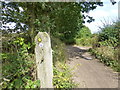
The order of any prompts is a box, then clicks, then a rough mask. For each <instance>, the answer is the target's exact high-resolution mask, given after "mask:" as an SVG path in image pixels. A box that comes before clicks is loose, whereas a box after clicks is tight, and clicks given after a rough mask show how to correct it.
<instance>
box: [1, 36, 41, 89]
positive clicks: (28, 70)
mask: <svg viewBox="0 0 120 90" xmlns="http://www.w3.org/2000/svg"><path fill="white" fill-rule="evenodd" d="M10 45H14V52H9V51H8V52H7V53H6V52H3V53H2V54H1V56H2V81H1V82H0V85H1V87H2V88H3V89H9V88H12V89H15V88H37V87H40V81H39V80H36V79H35V76H36V72H35V69H36V66H35V61H34V60H35V59H34V55H33V54H30V53H28V49H29V48H30V46H29V44H25V43H24V38H21V37H19V38H16V39H15V40H13V41H11V43H10ZM8 48H9V47H8ZM18 48H19V49H18Z"/></svg>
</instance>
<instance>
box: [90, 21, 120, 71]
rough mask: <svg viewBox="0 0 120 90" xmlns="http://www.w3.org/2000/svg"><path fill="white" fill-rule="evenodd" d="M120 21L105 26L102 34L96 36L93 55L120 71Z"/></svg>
mask: <svg viewBox="0 0 120 90" xmlns="http://www.w3.org/2000/svg"><path fill="white" fill-rule="evenodd" d="M119 27H120V20H118V21H116V22H114V23H113V24H112V25H109V24H105V25H104V27H103V28H101V32H100V33H99V34H98V35H97V36H96V39H95V40H94V41H95V43H94V44H93V50H92V53H93V54H94V55H95V56H96V57H97V58H99V59H100V61H101V62H103V63H105V64H106V65H107V66H111V67H112V68H113V69H115V70H116V71H118V72H119V71H120V66H119V64H118V62H119V46H120V42H119V40H120V28H119Z"/></svg>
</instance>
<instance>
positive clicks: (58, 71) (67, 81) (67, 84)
mask: <svg viewBox="0 0 120 90" xmlns="http://www.w3.org/2000/svg"><path fill="white" fill-rule="evenodd" d="M53 71H54V77H53V85H54V87H55V88H64V89H68V88H75V87H76V86H77V84H75V83H74V82H73V81H72V79H71V78H72V75H71V70H70V69H69V68H68V66H67V65H66V64H64V63H61V62H59V63H58V65H57V67H54V68H53Z"/></svg>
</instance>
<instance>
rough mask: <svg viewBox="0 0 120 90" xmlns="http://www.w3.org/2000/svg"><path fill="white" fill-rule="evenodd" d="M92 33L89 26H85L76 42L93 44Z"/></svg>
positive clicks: (83, 44)
mask: <svg viewBox="0 0 120 90" xmlns="http://www.w3.org/2000/svg"><path fill="white" fill-rule="evenodd" d="M91 36H92V34H91V31H90V29H89V28H88V27H86V26H83V27H82V28H81V29H80V30H79V31H78V33H77V35H76V44H77V45H82V46H91V45H92V38H91Z"/></svg>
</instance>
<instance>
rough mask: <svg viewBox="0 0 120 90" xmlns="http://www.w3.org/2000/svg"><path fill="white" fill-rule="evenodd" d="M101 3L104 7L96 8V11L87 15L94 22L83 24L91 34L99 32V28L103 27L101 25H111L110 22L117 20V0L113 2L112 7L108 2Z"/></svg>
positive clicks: (107, 0) (108, 0)
mask: <svg viewBox="0 0 120 90" xmlns="http://www.w3.org/2000/svg"><path fill="white" fill-rule="evenodd" d="M101 1H102V2H103V5H104V6H102V7H101V6H98V7H97V8H96V9H94V10H93V11H90V12H89V13H88V15H90V16H92V17H93V18H94V19H95V21H94V22H92V23H85V25H86V26H87V27H89V29H90V30H91V32H92V33H96V32H98V31H100V29H99V27H103V23H108V24H111V21H115V20H117V19H118V2H119V0H115V1H116V2H117V3H116V4H115V5H112V3H111V2H110V0H101ZM119 4H120V2H119ZM102 22H103V23H102Z"/></svg>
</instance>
